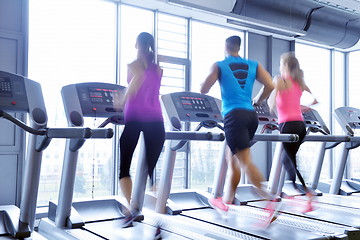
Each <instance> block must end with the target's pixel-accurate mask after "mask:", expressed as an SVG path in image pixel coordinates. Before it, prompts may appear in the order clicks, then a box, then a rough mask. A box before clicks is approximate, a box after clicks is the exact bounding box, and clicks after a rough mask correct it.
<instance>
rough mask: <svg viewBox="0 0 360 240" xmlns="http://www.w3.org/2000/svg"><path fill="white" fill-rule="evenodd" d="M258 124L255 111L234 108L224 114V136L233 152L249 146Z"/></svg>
mask: <svg viewBox="0 0 360 240" xmlns="http://www.w3.org/2000/svg"><path fill="white" fill-rule="evenodd" d="M258 124H259V122H258V117H257V113H256V112H255V111H249V110H245V109H235V110H233V111H231V112H230V113H228V114H227V115H226V116H225V118H224V129H225V137H226V141H227V143H228V145H229V147H230V149H231V152H232V153H233V154H235V153H236V152H238V151H240V150H243V149H246V148H249V147H250V141H251V140H252V138H253V137H254V134H255V132H256V129H257V127H258Z"/></svg>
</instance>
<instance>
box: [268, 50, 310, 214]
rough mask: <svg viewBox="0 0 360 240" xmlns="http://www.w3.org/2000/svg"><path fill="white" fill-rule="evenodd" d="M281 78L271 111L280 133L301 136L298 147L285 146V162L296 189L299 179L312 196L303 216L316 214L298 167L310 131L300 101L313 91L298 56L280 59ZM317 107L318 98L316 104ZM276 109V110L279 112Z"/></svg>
mask: <svg viewBox="0 0 360 240" xmlns="http://www.w3.org/2000/svg"><path fill="white" fill-rule="evenodd" d="M280 74H281V75H280V76H276V77H275V78H274V85H275V90H274V91H273V93H272V94H271V96H270V97H269V106H270V109H271V110H273V111H274V112H275V111H276V112H277V116H278V123H279V127H280V133H284V134H297V135H299V141H298V142H295V143H285V142H284V143H283V146H284V152H283V153H282V156H281V160H282V163H283V164H284V167H285V169H286V171H287V173H288V175H289V178H290V180H291V181H292V183H293V186H294V188H295V189H297V190H298V189H299V188H298V186H297V185H296V183H295V181H296V176H297V177H298V178H299V180H300V182H301V184H302V187H303V190H304V191H305V192H306V195H307V196H308V202H307V205H306V207H305V209H304V210H303V212H309V211H312V210H313V208H312V203H311V201H312V193H311V192H310V190H309V189H308V188H307V186H306V184H305V181H304V179H303V177H302V176H301V174H300V172H299V170H298V168H297V163H296V154H297V152H298V150H299V148H300V145H301V143H302V142H303V139H304V137H305V135H306V127H305V123H304V119H303V116H302V111H301V105H300V98H301V95H302V92H303V91H308V92H309V93H311V91H310V89H309V87H308V86H307V85H306V84H305V82H304V79H303V78H304V74H303V71H302V70H301V69H300V65H299V61H298V60H297V58H296V57H295V54H294V53H292V52H290V53H284V54H283V55H281V59H280ZM315 103H317V101H316V99H315V98H314V102H313V104H315ZM275 106H276V108H275Z"/></svg>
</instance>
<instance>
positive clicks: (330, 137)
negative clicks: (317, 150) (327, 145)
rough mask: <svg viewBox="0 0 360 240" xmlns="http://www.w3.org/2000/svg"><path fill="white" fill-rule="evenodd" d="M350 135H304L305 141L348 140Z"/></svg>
mask: <svg viewBox="0 0 360 240" xmlns="http://www.w3.org/2000/svg"><path fill="white" fill-rule="evenodd" d="M350 140H351V137H350V136H347V135H306V136H305V138H304V141H306V142H350Z"/></svg>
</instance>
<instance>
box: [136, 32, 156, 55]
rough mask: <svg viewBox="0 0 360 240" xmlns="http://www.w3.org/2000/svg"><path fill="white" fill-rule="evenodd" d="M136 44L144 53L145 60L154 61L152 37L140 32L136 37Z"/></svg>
mask: <svg viewBox="0 0 360 240" xmlns="http://www.w3.org/2000/svg"><path fill="white" fill-rule="evenodd" d="M136 44H137V48H138V50H139V51H140V52H141V53H142V54H144V55H147V60H148V61H149V62H153V61H154V57H155V54H154V48H155V46H154V37H153V36H152V35H151V34H150V33H147V32H142V33H140V34H139V35H138V36H137V38H136Z"/></svg>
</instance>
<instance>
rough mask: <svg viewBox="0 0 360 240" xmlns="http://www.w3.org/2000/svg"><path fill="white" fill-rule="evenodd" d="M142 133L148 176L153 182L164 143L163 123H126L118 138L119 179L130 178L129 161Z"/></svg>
mask: <svg viewBox="0 0 360 240" xmlns="http://www.w3.org/2000/svg"><path fill="white" fill-rule="evenodd" d="M140 132H143V133H144V140H145V152H146V162H147V167H148V174H149V177H150V179H151V180H152V181H153V179H152V177H153V171H154V168H155V166H156V163H157V161H158V158H159V156H160V153H161V150H162V148H163V145H164V141H165V129H164V123H163V122H127V123H126V124H125V127H124V131H123V132H122V134H121V137H120V174H119V179H121V178H124V177H130V165H131V160H132V157H133V154H134V151H135V148H136V145H137V142H138V140H139V136H140Z"/></svg>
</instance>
